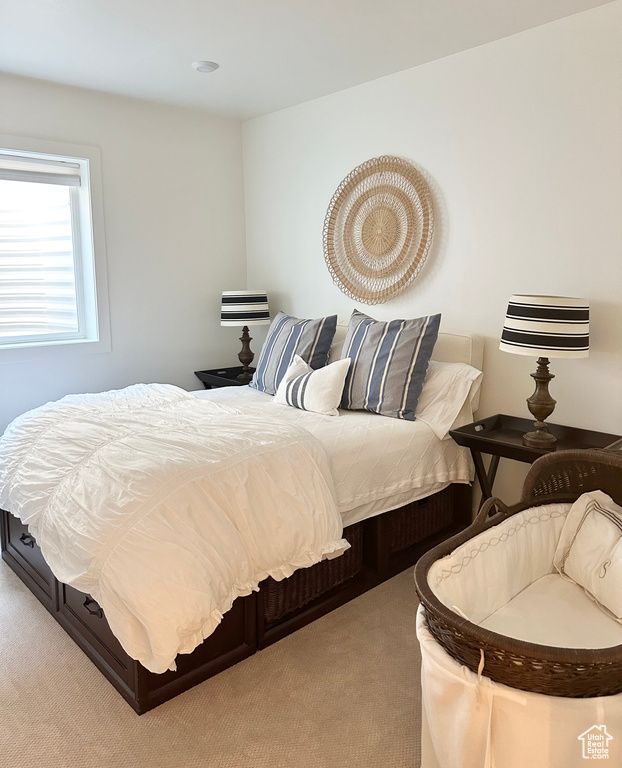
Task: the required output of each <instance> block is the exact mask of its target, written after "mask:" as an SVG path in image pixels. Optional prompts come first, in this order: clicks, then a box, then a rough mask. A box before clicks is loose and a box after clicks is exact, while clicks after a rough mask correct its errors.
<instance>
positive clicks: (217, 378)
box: [194, 365, 255, 389]
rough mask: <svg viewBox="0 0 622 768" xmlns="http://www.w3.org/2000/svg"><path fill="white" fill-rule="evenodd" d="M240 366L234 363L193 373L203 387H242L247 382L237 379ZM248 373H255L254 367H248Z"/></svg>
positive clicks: (240, 369)
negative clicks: (227, 366) (226, 366)
mask: <svg viewBox="0 0 622 768" xmlns="http://www.w3.org/2000/svg"><path fill="white" fill-rule="evenodd" d="M242 370H243V368H242V366H241V365H236V366H232V367H231V368H213V369H212V370H211V371H195V372H194V375H195V376H196V377H197V378H198V379H200V380H201V381H202V382H203V386H204V387H205V389H215V388H216V387H243V386H244V385H245V384H248V382H247V381H246V382H242V381H238V380H237V378H236V377H237V375H238V374H239V373H242ZM248 370H249V372H250V373H255V369H254V368H249V369H248Z"/></svg>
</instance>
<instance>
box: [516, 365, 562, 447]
mask: <svg viewBox="0 0 622 768" xmlns="http://www.w3.org/2000/svg"><path fill="white" fill-rule="evenodd" d="M537 363H538V368H537V370H536V372H535V373H532V374H530V375H531V377H532V379H533V380H534V381H535V382H536V388H535V391H534V393H533V395H532V396H531V397H528V398H527V406H528V407H529V411H530V412H531V415H532V416H534V417H535V419H536V421H535V422H534V427H535V430H534V431H533V432H527V433H526V434H524V435H523V445H528V446H529V447H530V448H539V449H540V450H542V451H554V450H555V449H556V448H557V438H556V437H555V435H552V434H551V433H550V432H549V430H548V426H547V424H546V422H545V419H546V418H547V417H548V416H550V415H551V414H552V413H553V411H554V410H555V405H556V403H557V401H556V400H553V398H552V397H551V395H550V394H549V381H550V380H551V379H554V378H555V375H554V374H552V373H550V371H549V359H548V357H539V358H538V360H537Z"/></svg>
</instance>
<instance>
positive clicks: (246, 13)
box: [0, 0, 609, 118]
mask: <svg viewBox="0 0 622 768" xmlns="http://www.w3.org/2000/svg"><path fill="white" fill-rule="evenodd" d="M608 1H609V0H305V1H304V2H303V0H0V70H4V71H6V72H11V73H14V74H19V75H27V76H29V77H36V78H41V79H44V80H52V81H55V82H59V83H67V84H70V85H77V86H82V87H85V88H94V89H97V90H102V91H108V92H111V93H119V94H124V95H126V96H135V97H138V98H143V99H152V100H154V101H161V102H166V103H169V104H177V105H182V106H187V107H195V108H200V109H206V110H209V111H212V112H218V113H221V114H227V115H231V116H235V117H238V118H248V117H253V116H257V115H261V114H265V113H267V112H273V111H275V110H278V109H282V108H284V107H288V106H291V105H293V104H298V103H301V102H303V101H308V100H309V99H314V98H317V97H318V96H324V95H326V94H328V93H333V92H335V91H339V90H342V89H344V88H349V87H350V86H353V85H358V84H359V83H364V82H366V81H368V80H373V79H375V78H377V77H382V76H383V75H388V74H391V73H392V72H398V71H400V70H403V69H408V68H410V67H414V66H416V65H418V64H423V63H424V62H427V61H431V60H433V59H438V58H442V57H443V56H447V55H449V54H452V53H456V52H458V51H463V50H466V49H467V48H473V47H475V46H478V45H482V44H484V43H488V42H490V41H492V40H496V39H499V38H502V37H506V36H508V35H512V34H514V33H516V32H520V31H522V30H525V29H528V28H530V27H535V26H538V25H540V24H545V23H547V22H549V21H553V20H555V19H558V18H561V17H563V16H568V15H570V14H573V13H577V12H579V11H583V10H587V9H589V8H593V7H595V6H598V5H604V4H605V3H606V2H608ZM197 59H208V60H212V61H217V62H218V63H219V64H220V67H221V68H220V69H219V70H218V71H217V72H215V73H213V74H211V75H201V74H199V73H197V72H195V71H194V70H193V69H192V68H191V64H192V62H193V61H195V60H197ZM1 106H2V105H0V108H1Z"/></svg>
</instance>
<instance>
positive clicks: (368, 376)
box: [341, 309, 441, 421]
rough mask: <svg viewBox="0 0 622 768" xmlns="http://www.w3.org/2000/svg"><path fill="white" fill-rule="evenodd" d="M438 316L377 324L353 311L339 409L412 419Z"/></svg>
mask: <svg viewBox="0 0 622 768" xmlns="http://www.w3.org/2000/svg"><path fill="white" fill-rule="evenodd" d="M440 322H441V316H440V315H430V316H428V317H419V318H417V319H416V320H391V321H390V322H380V321H378V320H374V319H372V318H371V317H368V316H367V315H364V314H363V313H362V312H359V311H358V310H356V309H355V310H354V312H353V313H352V317H351V318H350V325H349V326H348V333H347V335H346V340H345V342H344V344H343V350H342V352H341V357H342V358H345V357H348V358H350V360H351V361H352V362H351V365H350V370H349V371H348V375H347V377H346V383H345V386H344V388H343V397H342V399H341V407H342V408H349V409H350V410H364V411H373V412H374V413H379V414H381V415H382V416H392V417H393V418H395V419H406V420H408V421H414V420H415V410H416V408H417V401H418V400H419V395H420V394H421V389H422V387H423V380H424V379H425V374H426V371H427V369H428V364H429V362H430V357H431V356H432V350H433V349H434V344H435V343H436V339H437V336H438V329H439V326H440Z"/></svg>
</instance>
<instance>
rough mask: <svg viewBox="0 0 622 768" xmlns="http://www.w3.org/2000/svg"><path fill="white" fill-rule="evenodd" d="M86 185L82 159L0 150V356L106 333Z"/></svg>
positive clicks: (87, 178) (85, 165)
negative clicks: (8, 352)
mask: <svg viewBox="0 0 622 768" xmlns="http://www.w3.org/2000/svg"><path fill="white" fill-rule="evenodd" d="M1 139H2V137H0V141H1ZM30 143H31V144H32V142H30ZM39 144H43V142H39ZM45 144H46V149H47V148H48V147H49V145H50V143H49V142H46V143H45ZM81 149H87V148H81ZM81 154H83V153H81ZM91 181H92V180H91V162H90V160H89V158H88V157H84V156H80V157H76V156H75V155H68V154H56V153H51V152H49V151H46V152H34V151H31V150H30V149H15V148H13V147H11V148H3V145H2V143H0V353H2V352H3V351H4V350H10V349H19V348H24V347H27V348H31V349H32V348H37V347H41V346H61V345H76V344H84V343H87V344H89V343H90V344H91V345H93V344H97V343H98V342H100V340H101V338H102V333H101V332H102V330H103V331H104V335H105V334H106V332H107V322H106V321H107V316H105V315H104V313H102V312H101V311H100V310H101V308H100V307H98V304H99V303H100V301H99V299H100V298H102V292H101V291H99V290H98V288H99V287H100V286H99V285H98V283H99V282H100V277H101V278H102V279H104V278H105V275H103V274H100V273H101V272H102V271H103V268H104V266H105V264H104V262H103V261H102V258H103V254H100V258H99V260H97V259H96V249H95V238H94V236H93V235H94V233H93V216H92V212H93V211H92V200H91V192H92V188H91V187H92V185H91ZM97 261H99V265H97V263H96V262H97ZM97 266H99V269H98V268H97ZM98 294H99V295H98ZM104 298H105V296H104ZM101 303H102V304H104V305H105V303H106V302H105V301H103V302H101ZM102 320H104V322H103V323H102V322H101V321H102ZM102 324H103V325H104V326H106V327H104V328H103V329H102V328H101V326H102ZM0 359H1V357H0Z"/></svg>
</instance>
